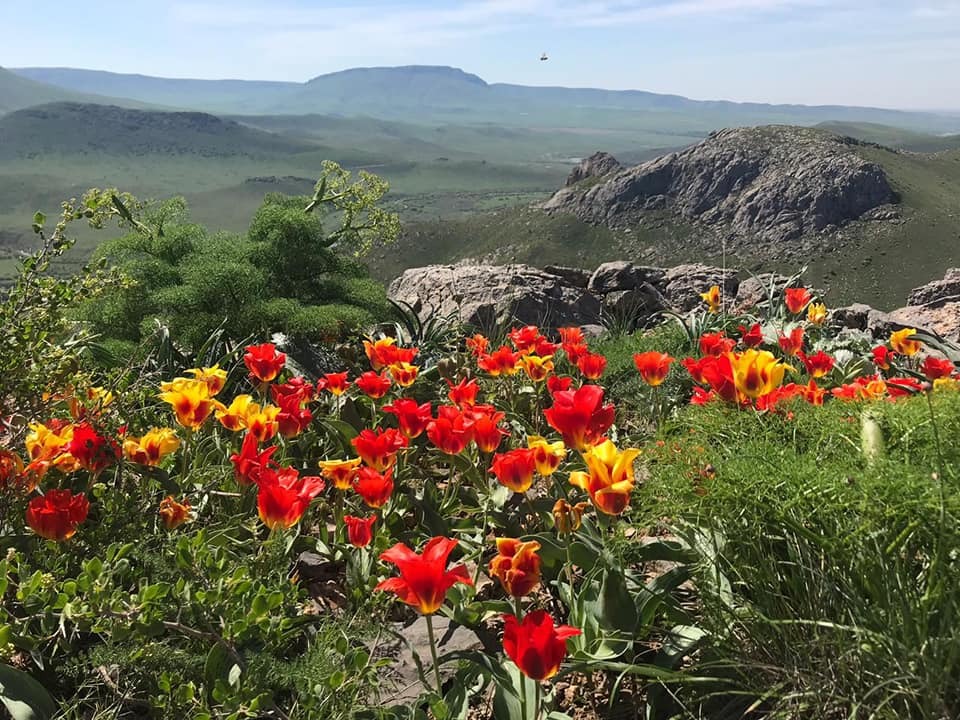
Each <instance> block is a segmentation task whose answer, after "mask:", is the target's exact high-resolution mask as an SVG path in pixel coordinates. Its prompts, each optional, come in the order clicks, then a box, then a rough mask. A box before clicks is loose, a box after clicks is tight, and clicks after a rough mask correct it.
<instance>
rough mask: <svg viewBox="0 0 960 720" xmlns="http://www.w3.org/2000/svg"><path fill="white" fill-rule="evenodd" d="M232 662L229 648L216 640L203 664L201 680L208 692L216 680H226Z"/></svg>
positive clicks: (232, 664) (232, 665) (213, 686)
mask: <svg viewBox="0 0 960 720" xmlns="http://www.w3.org/2000/svg"><path fill="white" fill-rule="evenodd" d="M233 667H234V663H233V661H232V659H231V657H230V650H229V648H227V646H226V645H224V644H223V643H222V642H218V643H217V644H216V645H214V646H213V647H212V648H210V652H209V653H207V660H206V662H205V663H204V664H203V681H204V684H205V685H206V686H207V689H208V692H209V691H212V690H213V689H214V688H215V687H216V685H217V681H218V680H227V679H228V678H229V677H230V672H231V670H232V668H233Z"/></svg>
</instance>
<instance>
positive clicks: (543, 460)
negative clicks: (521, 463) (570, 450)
mask: <svg viewBox="0 0 960 720" xmlns="http://www.w3.org/2000/svg"><path fill="white" fill-rule="evenodd" d="M527 447H528V448H530V449H531V450H533V462H534V464H535V465H536V466H537V472H538V473H540V474H541V475H543V477H550V476H551V475H553V473H554V472H555V471H556V470H557V468H558V467H560V463H561V462H563V459H564V458H565V457H566V456H567V448H566V446H565V445H564V444H563V440H557V441H556V442H549V441H548V440H546V438H542V437H540V436H539V435H528V436H527Z"/></svg>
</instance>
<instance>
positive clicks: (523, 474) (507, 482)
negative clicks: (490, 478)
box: [490, 448, 537, 493]
mask: <svg viewBox="0 0 960 720" xmlns="http://www.w3.org/2000/svg"><path fill="white" fill-rule="evenodd" d="M490 471H491V472H492V473H493V474H494V475H496V476H497V481H498V482H499V483H500V484H501V485H503V486H504V487H508V488H510V489H511V490H513V491H514V492H518V493H525V492H526V491H527V490H529V489H530V486H531V485H533V474H534V473H535V472H536V471H537V461H536V458H535V457H534V453H533V450H531V449H530V448H516V449H514V450H511V451H510V452H506V453H497V454H496V455H494V456H493V465H491V466H490Z"/></svg>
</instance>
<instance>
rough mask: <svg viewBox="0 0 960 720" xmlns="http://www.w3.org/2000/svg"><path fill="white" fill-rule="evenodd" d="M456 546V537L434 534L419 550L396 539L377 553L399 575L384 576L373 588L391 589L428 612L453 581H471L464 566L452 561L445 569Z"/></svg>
mask: <svg viewBox="0 0 960 720" xmlns="http://www.w3.org/2000/svg"><path fill="white" fill-rule="evenodd" d="M456 546H457V541H456V540H450V539H448V538H445V537H435V538H432V539H431V540H430V541H428V542H427V544H426V545H425V546H424V548H423V554H422V555H417V554H416V553H415V552H413V550H411V549H410V548H409V547H407V546H406V545H404V544H403V543H397V544H396V545H394V546H393V547H392V548H390V549H389V550H387V551H386V552H384V553H383V554H381V555H380V559H381V560H383V561H384V562H388V563H392V564H394V565H396V566H397V570H398V571H399V573H400V576H399V577H393V578H388V579H387V580H384V581H382V582H380V583H379V584H378V585H377V586H376V587H375V588H374V589H375V590H384V591H386V592H392V593H394V594H395V595H396V596H397V597H398V598H399V599H400V600H401V601H402V602H405V603H406V604H407V605H412V606H413V607H415V608H417V609H418V610H420V612H421V613H422V614H424V615H432V614H433V613H435V612H437V610H439V609H440V606H441V605H443V601H444V598H446V595H447V591H448V590H449V589H450V588H451V587H453V585H454V584H456V583H464V584H465V585H473V581H472V580H471V579H470V575H469V573H467V568H466V567H465V566H464V565H462V564H461V565H455V566H454V567H452V568H450V569H449V570H448V569H447V559H448V558H449V557H450V553H451V552H453V549H454V548H455V547H456Z"/></svg>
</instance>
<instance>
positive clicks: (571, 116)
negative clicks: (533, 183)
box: [16, 66, 960, 135]
mask: <svg viewBox="0 0 960 720" xmlns="http://www.w3.org/2000/svg"><path fill="white" fill-rule="evenodd" d="M16 72H17V73H19V74H20V75H21V76H22V77H25V78H30V79H32V80H36V81H41V82H45V83H50V84H54V85H58V86H60V87H63V88H67V89H70V90H73V91H82V92H96V93H100V94H122V95H123V96H125V97H132V98H135V99H138V100H141V101H144V102H151V103H159V104H164V105H168V106H177V107H181V108H191V109H196V110H204V111H208V112H218V113H234V114H293V115H302V114H310V113H320V114H340V115H349V116H354V115H370V116H373V117H377V118H384V119H392V120H408V121H417V122H452V123H459V124H463V123H474V122H494V123H498V124H500V125H515V126H516V125H519V126H526V127H537V126H547V127H594V128H630V129H634V130H637V131H650V132H656V131H667V130H669V131H672V132H676V131H684V132H690V133H693V134H700V135H705V134H706V133H707V132H709V131H711V130H715V129H718V128H721V127H729V126H737V125H756V124H764V123H789V124H796V125H813V124H816V123H819V122H826V121H842V122H873V123H882V124H887V125H894V126H898V127H905V128H911V129H916V130H920V131H923V132H934V133H947V132H960V118H958V117H950V116H943V115H937V114H933V113H912V112H901V111H896V110H883V109H878V108H856V107H843V106H822V107H814V106H802V105H766V104H761V103H734V102H727V101H699V100H690V99H688V98H684V97H680V96H677V95H662V94H657V93H649V92H643V91H634V90H630V91H611V90H599V89H590V88H562V87H530V86H522V85H509V84H489V83H487V82H485V81H484V80H482V79H481V78H479V77H478V76H476V75H472V74H470V73H467V72H464V71H462V70H459V69H456V68H451V67H442V66H406V67H385V68H353V69H349V70H343V71H340V72H334V73H328V74H325V75H320V76H318V77H315V78H313V79H312V80H310V81H308V82H306V83H289V82H248V81H242V80H191V79H167V78H155V77H146V76H140V75H121V74H117V73H108V72H102V71H92V70H80V69H73V68H20V69H17V70H16Z"/></svg>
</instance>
